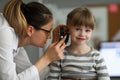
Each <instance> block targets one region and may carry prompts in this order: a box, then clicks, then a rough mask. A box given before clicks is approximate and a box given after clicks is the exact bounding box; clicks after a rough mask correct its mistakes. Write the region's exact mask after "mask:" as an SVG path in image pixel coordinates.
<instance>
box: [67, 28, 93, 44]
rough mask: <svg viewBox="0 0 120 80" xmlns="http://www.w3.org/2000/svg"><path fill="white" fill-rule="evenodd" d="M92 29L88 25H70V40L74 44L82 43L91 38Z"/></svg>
mask: <svg viewBox="0 0 120 80" xmlns="http://www.w3.org/2000/svg"><path fill="white" fill-rule="evenodd" d="M92 32H93V30H92V29H91V28H89V27H85V26H80V27H75V26H70V27H69V33H70V36H71V41H72V42H73V43H76V44H83V43H86V42H88V41H89V40H90V39H91V35H92Z"/></svg>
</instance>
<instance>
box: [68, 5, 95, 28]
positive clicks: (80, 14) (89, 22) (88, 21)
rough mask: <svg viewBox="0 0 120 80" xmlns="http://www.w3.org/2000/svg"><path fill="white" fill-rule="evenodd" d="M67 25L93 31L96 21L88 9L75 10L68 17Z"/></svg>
mask: <svg viewBox="0 0 120 80" xmlns="http://www.w3.org/2000/svg"><path fill="white" fill-rule="evenodd" d="M67 25H68V26H78V27H81V26H85V27H89V28H91V29H92V30H93V29H94V27H95V19H94V16H93V15H92V13H91V12H90V10H89V9H88V8H86V7H81V8H75V9H73V10H72V11H71V12H70V13H69V14H68V15H67Z"/></svg>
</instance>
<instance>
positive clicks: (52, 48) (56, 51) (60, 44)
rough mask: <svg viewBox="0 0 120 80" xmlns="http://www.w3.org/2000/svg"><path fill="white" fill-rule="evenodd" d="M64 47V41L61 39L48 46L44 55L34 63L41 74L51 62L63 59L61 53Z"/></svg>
mask: <svg viewBox="0 0 120 80" xmlns="http://www.w3.org/2000/svg"><path fill="white" fill-rule="evenodd" d="M65 47H66V45H65V43H64V39H61V40H60V41H55V42H53V43H52V44H50V45H49V46H48V48H47V49H46V51H45V53H44V54H43V55H42V56H41V57H40V58H39V60H38V61H37V62H36V63H35V66H36V67H37V69H38V71H39V72H41V71H42V70H43V69H44V68H45V67H46V66H47V65H48V64H50V63H51V62H52V61H55V60H59V59H61V58H63V56H64V54H63V51H64V48H65Z"/></svg>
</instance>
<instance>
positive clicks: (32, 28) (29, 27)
mask: <svg viewBox="0 0 120 80" xmlns="http://www.w3.org/2000/svg"><path fill="white" fill-rule="evenodd" d="M26 32H27V35H28V36H29V37H30V36H31V35H32V34H33V33H34V27H33V26H31V25H28V27H27V30H26Z"/></svg>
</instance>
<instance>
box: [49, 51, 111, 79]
mask: <svg viewBox="0 0 120 80" xmlns="http://www.w3.org/2000/svg"><path fill="white" fill-rule="evenodd" d="M64 54H65V56H64V58H63V59H62V60H59V61H54V62H53V63H51V64H50V65H49V68H50V72H49V74H48V77H47V80H62V79H72V78H89V79H91V78H96V79H97V80H110V77H109V75H108V72H107V67H106V65H105V62H104V59H103V58H102V56H101V55H100V52H99V51H97V50H95V49H91V51H89V52H88V53H86V54H74V53H71V52H69V51H68V50H67V49H65V52H64ZM60 78H62V79H60Z"/></svg>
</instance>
